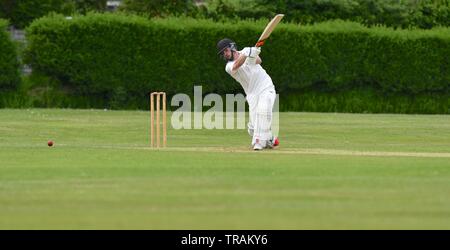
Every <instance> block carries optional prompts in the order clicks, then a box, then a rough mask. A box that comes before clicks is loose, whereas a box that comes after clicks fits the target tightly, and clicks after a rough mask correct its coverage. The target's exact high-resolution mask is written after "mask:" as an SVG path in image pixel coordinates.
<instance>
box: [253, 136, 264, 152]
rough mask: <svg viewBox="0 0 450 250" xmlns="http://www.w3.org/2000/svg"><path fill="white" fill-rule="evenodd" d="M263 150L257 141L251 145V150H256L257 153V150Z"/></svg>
mask: <svg viewBox="0 0 450 250" xmlns="http://www.w3.org/2000/svg"><path fill="white" fill-rule="evenodd" d="M263 149H264V147H263V145H261V143H260V142H259V140H258V139H256V142H255V144H253V150H258V151H259V150H263Z"/></svg>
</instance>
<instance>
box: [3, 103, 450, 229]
mask: <svg viewBox="0 0 450 250" xmlns="http://www.w3.org/2000/svg"><path fill="white" fill-rule="evenodd" d="M169 117H170V116H169ZM280 118H281V120H280V123H281V125H280V139H281V147H279V148H278V149H275V150H271V151H265V152H253V151H251V150H250V148H249V143H250V138H249V136H248V134H247V131H246V130H173V129H169V131H168V134H169V136H168V148H167V149H160V150H152V149H150V148H149V147H148V145H149V133H148V130H149V112H144V111H103V110H60V109H30V110H8V109H5V110H0V229H450V116H448V115H447V116H445V115H442V116H439V115H370V114H332V113H328V114H321V113H282V114H281V115H280ZM49 139H51V140H54V141H55V146H54V147H52V148H49V147H48V146H47V140H49Z"/></svg>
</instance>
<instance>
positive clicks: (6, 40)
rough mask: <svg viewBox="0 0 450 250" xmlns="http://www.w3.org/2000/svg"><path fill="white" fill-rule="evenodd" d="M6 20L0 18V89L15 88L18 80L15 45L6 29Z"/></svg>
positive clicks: (2, 90)
mask: <svg viewBox="0 0 450 250" xmlns="http://www.w3.org/2000/svg"><path fill="white" fill-rule="evenodd" d="M7 24H8V23H7V22H6V21H5V20H1V19H0V91H1V92H4V91H6V90H11V89H16V88H17V86H18V84H19V82H20V78H19V62H18V59H17V52H16V46H15V44H14V43H13V42H12V41H11V39H10V35H9V34H8V32H7V31H6V27H7Z"/></svg>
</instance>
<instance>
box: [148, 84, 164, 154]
mask: <svg viewBox="0 0 450 250" xmlns="http://www.w3.org/2000/svg"><path fill="white" fill-rule="evenodd" d="M155 96H156V134H155V128H154V126H155V112H154V109H155V105H154V99H155V98H154V97H155ZM161 97H162V129H163V147H166V144H167V131H166V92H152V93H151V94H150V146H151V147H152V148H153V147H155V146H156V147H157V148H159V147H160V138H161V137H160V129H159V127H160V125H161V123H160V120H159V117H160V114H159V111H160V109H161V107H160V102H161ZM155 144H156V145H155Z"/></svg>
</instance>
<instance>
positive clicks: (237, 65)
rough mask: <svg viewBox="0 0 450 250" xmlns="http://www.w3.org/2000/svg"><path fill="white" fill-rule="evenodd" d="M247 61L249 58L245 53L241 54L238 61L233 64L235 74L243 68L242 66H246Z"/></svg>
mask: <svg viewBox="0 0 450 250" xmlns="http://www.w3.org/2000/svg"><path fill="white" fill-rule="evenodd" d="M245 59H247V56H246V55H244V53H239V57H238V59H236V61H235V62H234V64H233V68H232V72H233V73H234V72H236V71H237V70H238V69H239V68H240V67H241V66H242V64H244V62H245Z"/></svg>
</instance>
